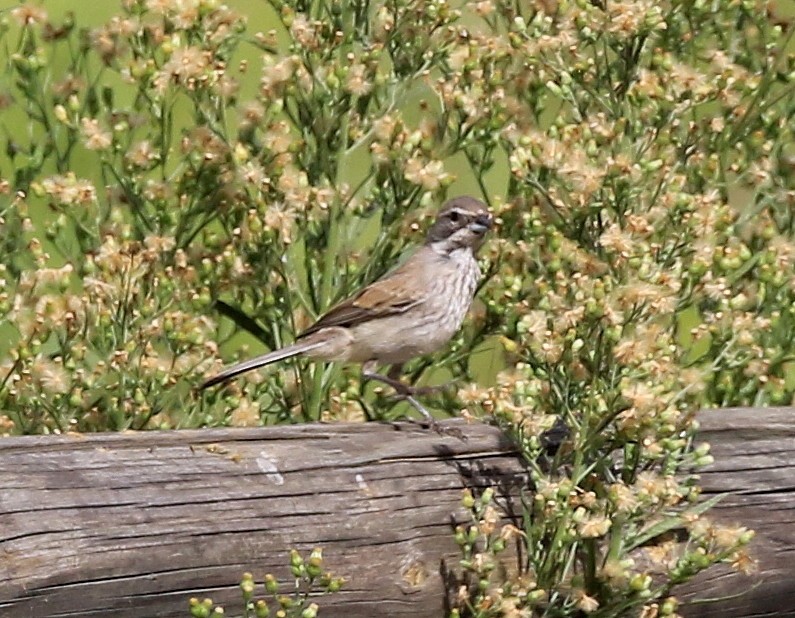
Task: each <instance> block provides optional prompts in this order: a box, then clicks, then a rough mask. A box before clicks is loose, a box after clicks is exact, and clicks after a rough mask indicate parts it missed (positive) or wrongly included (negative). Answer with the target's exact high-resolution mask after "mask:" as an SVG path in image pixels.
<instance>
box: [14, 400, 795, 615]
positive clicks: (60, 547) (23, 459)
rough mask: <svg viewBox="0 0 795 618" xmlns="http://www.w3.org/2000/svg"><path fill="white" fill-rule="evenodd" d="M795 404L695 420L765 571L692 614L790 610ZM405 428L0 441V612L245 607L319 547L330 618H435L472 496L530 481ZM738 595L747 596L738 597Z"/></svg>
mask: <svg viewBox="0 0 795 618" xmlns="http://www.w3.org/2000/svg"><path fill="white" fill-rule="evenodd" d="M793 415H795V409H766V410H763V409H758V410H740V409H738V410H721V411H712V412H706V413H704V414H703V415H702V417H703V418H702V427H703V429H702V435H701V437H702V438H703V439H705V440H707V441H710V442H712V444H713V453H714V455H715V458H716V462H715V464H714V465H713V466H711V468H710V469H709V470H707V471H706V472H705V473H704V474H703V486H704V489H705V494H706V496H707V497H709V495H710V494H714V493H722V492H726V491H729V492H734V493H733V495H732V496H730V497H729V498H727V499H725V500H724V501H723V502H721V503H720V504H719V506H718V507H717V509H716V511H715V512H716V518H718V519H720V520H722V521H726V522H738V523H742V524H743V525H746V526H748V527H751V528H754V529H755V530H756V531H757V540H756V541H755V544H754V547H755V556H756V557H757V558H758V559H759V561H760V572H759V573H758V574H757V575H755V576H751V577H745V576H738V575H734V574H729V573H728V572H726V571H719V570H716V571H714V572H713V573H710V574H708V575H707V577H704V578H702V579H701V580H700V581H699V582H697V583H695V584H694V585H691V586H690V587H689V590H685V591H682V596H685V597H688V598H689V597H691V596H692V595H696V596H697V597H699V598H704V597H718V596H726V595H733V596H731V598H727V599H725V600H723V601H722V602H720V603H718V604H715V605H702V604H698V605H692V606H688V607H686V608H685V610H684V613H685V615H687V616H761V615H775V616H790V615H792V616H795V583H793V578H792V574H793V572H795V562H794V561H793V560H792V558H791V554H792V552H793V551H794V550H795V525H793V523H792V520H793V515H792V514H793V513H795V496H794V495H793V491H795V470H793V466H795V424H793V422H792V420H793V419H795V416H793ZM457 426H458V427H459V428H461V429H462V430H463V431H464V433H465V434H466V436H467V437H468V440H467V441H466V442H462V441H460V440H457V439H456V438H453V437H440V436H439V435H437V434H435V433H433V432H430V431H427V430H425V429H423V428H421V427H418V426H416V425H412V424H399V425H384V424H372V423H370V424H361V425H303V426H292V427H275V428H263V429H245V430H231V429H230V430H224V429H218V430H200V431H179V432H148V433H129V434H101V435H100V434H95V435H84V436H61V437H56V436H47V437H44V436H41V437H23V438H7V439H4V440H0V616H13V617H17V616H19V617H27V616H48V617H49V616H66V615H68V616H91V617H97V616H118V617H133V616H135V617H136V618H140V617H141V616H185V615H187V600H188V599H189V598H190V597H192V596H196V597H205V596H209V597H211V598H213V600H214V601H216V602H217V603H227V604H228V605H229V609H230V610H232V609H233V608H235V607H240V596H239V592H238V588H237V584H238V581H239V577H240V574H241V573H242V572H243V571H252V572H253V573H255V574H256V576H257V578H258V579H259V580H260V581H261V579H262V576H263V575H264V574H265V573H266V572H273V573H275V574H277V575H279V574H281V575H284V574H285V572H286V564H287V560H288V558H287V556H288V551H289V549H290V548H293V547H297V548H298V549H300V550H308V549H310V548H312V547H314V546H321V547H322V548H323V550H324V556H325V558H326V566H328V567H329V568H331V569H332V570H334V571H335V572H336V573H337V574H340V575H344V576H345V577H346V578H347V579H348V581H349V583H348V584H347V585H346V586H345V587H344V588H343V590H342V592H340V593H338V594H335V595H331V596H327V597H324V598H323V599H322V600H321V605H322V615H324V616H327V617H333V616H343V615H344V616H346V618H355V617H362V618H365V617H366V618H370V617H371V616H376V615H377V616H394V617H398V618H399V617H402V616H406V617H408V616H411V617H423V616H427V617H429V618H438V617H440V616H443V615H445V614H444V603H445V593H444V590H445V585H444V581H443V574H442V570H443V567H442V565H443V563H444V561H447V563H448V564H451V565H453V566H454V565H455V564H456V560H457V558H458V553H457V548H456V546H455V543H454V541H453V536H452V527H451V526H452V525H453V523H454V522H455V521H461V520H462V518H463V517H464V513H463V512H462V511H461V509H460V507H459V503H460V499H461V490H462V489H463V488H464V487H486V486H493V485H496V486H498V487H499V488H500V491H501V492H502V494H503V496H504V499H505V504H507V505H508V506H510V505H511V504H513V505H514V506H517V507H518V503H517V502H515V501H514V502H511V496H514V497H515V496H517V495H518V493H519V490H520V488H521V487H522V486H524V485H525V484H526V475H525V471H524V469H523V467H522V465H521V463H520V461H519V460H518V458H517V457H516V453H515V451H514V448H513V447H512V445H511V444H510V443H509V442H508V441H507V440H505V439H504V438H503V437H502V436H501V435H500V433H499V432H498V431H497V430H496V429H495V428H492V427H487V426H485V425H477V424H475V425H465V424H463V423H460V422H458V423H457ZM739 592H745V594H742V595H739V596H738V595H737V593H739Z"/></svg>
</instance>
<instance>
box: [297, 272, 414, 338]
mask: <svg viewBox="0 0 795 618" xmlns="http://www.w3.org/2000/svg"><path fill="white" fill-rule="evenodd" d="M412 283H414V285H412ZM423 291H424V290H422V289H421V288H420V287H419V286H417V285H416V282H415V281H414V278H413V277H411V276H410V274H409V273H407V272H406V271H405V270H404V268H399V269H398V270H396V271H395V272H393V273H392V274H391V275H388V276H386V277H384V278H383V279H379V280H377V281H375V282H374V283H371V284H370V285H368V286H367V287H365V288H364V289H363V290H362V291H361V292H359V293H358V294H357V295H356V296H353V297H351V298H349V299H347V300H344V301H342V302H341V303H340V304H338V305H336V306H335V307H332V308H331V309H329V310H328V311H327V312H326V313H325V314H324V315H322V316H321V317H320V318H319V319H318V321H317V322H315V323H314V324H313V325H312V326H310V327H309V328H307V329H306V330H305V331H304V332H303V333H301V334H300V335H299V337H305V336H307V335H310V334H312V333H314V332H317V331H319V330H320V329H321V328H328V327H330V326H343V327H344V326H352V325H353V324H360V323H362V322H367V321H368V320H372V319H375V318H381V317H386V316H389V315H395V314H399V313H403V312H404V311H407V310H408V309H410V308H411V307H414V306H415V305H417V304H418V303H421V302H422V301H423V300H424V299H425V294H423V293H422V292H423Z"/></svg>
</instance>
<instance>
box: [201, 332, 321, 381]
mask: <svg viewBox="0 0 795 618" xmlns="http://www.w3.org/2000/svg"><path fill="white" fill-rule="evenodd" d="M324 343H325V342H324V341H317V340H316V341H299V342H297V343H294V344H292V345H288V346H287V347H284V348H281V349H279V350H274V351H273V352H268V353H267V354H263V355H262V356H256V357H254V358H250V359H248V360H245V361H243V362H242V363H237V364H235V365H230V366H229V367H227V368H226V369H224V370H223V371H221V373H219V374H216V375H214V376H213V377H212V378H209V379H208V380H205V381H204V382H203V383H202V385H201V386H200V387H199V389H205V388H209V387H210V386H215V385H216V384H220V383H221V382H226V381H227V380H231V379H232V378H234V377H237V376H239V375H240V374H241V373H246V372H247V371H251V370H252V369H257V368H258V367H264V366H265V365H270V364H271V363H275V362H277V361H280V360H284V359H285V358H292V357H293V356H298V355H299V354H303V353H305V352H309V351H310V350H314V349H315V348H319V347H320V346H322V345H323V344H324Z"/></svg>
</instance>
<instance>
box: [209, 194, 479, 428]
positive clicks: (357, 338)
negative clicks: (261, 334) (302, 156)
mask: <svg viewBox="0 0 795 618" xmlns="http://www.w3.org/2000/svg"><path fill="white" fill-rule="evenodd" d="M491 225H492V217H491V214H490V213H489V211H488V209H487V207H486V205H485V204H484V203H483V202H481V201H480V200H477V199H475V198H472V197H457V198H454V199H452V200H450V201H448V202H447V203H446V204H445V205H444V206H443V207H442V209H441V211H440V212H439V214H438V216H437V218H436V221H435V222H434V224H433V225H432V226H431V228H430V230H429V231H428V236H427V238H426V240H425V244H424V245H423V246H422V247H421V248H420V249H418V250H417V251H416V252H415V253H414V254H413V255H412V256H411V257H410V258H409V259H408V260H407V261H406V262H405V263H404V264H402V265H401V266H400V267H398V268H397V269H395V270H394V271H392V272H391V273H388V274H386V275H385V276H384V277H382V278H381V279H378V280H377V281H375V282H374V283H371V284H370V285H368V286H366V287H364V288H363V289H362V290H361V291H359V292H358V293H357V294H355V295H354V296H352V297H350V298H348V299H347V300H344V301H342V302H341V303H339V304H338V305H336V306H335V307H333V308H332V309H330V310H329V311H328V312H327V313H326V314H325V315H323V316H322V317H321V318H320V319H319V320H318V321H317V322H315V323H314V324H313V325H312V326H310V327H309V328H308V329H307V330H305V331H304V332H303V333H301V334H300V335H299V336H298V339H297V341H296V342H295V343H293V344H292V345H288V346H286V347H284V348H281V349H279V350H274V351H273V352H268V353H267V354H263V355H262V356H257V357H256V358H252V359H250V360H247V361H243V362H241V363H237V364H235V365H232V366H230V367H228V368H226V369H224V370H223V371H221V373H219V374H218V375H215V376H213V377H212V378H210V379H208V380H207V381H206V382H204V384H202V386H201V388H207V387H209V386H213V385H215V384H219V383H221V382H225V381H227V380H230V379H232V378H234V377H235V376H238V375H240V374H241V373H244V372H246V371H250V370H252V369H256V368H257V367H262V366H264V365H269V364H270V363H275V362H276V361H280V360H284V359H285V358H291V357H293V356H298V355H301V356H305V357H307V358H311V359H314V360H321V361H342V362H355V363H363V364H364V366H363V368H362V376H363V377H364V378H365V379H370V380H377V381H380V382H383V383H385V384H388V385H389V386H391V387H392V388H394V389H395V391H396V392H397V393H398V395H399V396H401V397H402V398H404V399H405V400H406V401H408V402H409V403H410V404H411V405H412V406H413V407H414V408H415V409H416V410H417V411H419V412H420V413H422V415H423V416H425V418H426V419H427V420H428V421H429V422H430V423H431V425H432V426H433V427H434V428H435V429H437V430H438V426H437V425H436V422H435V420H434V419H433V417H432V416H431V414H430V413H429V412H428V411H427V410H426V409H425V407H424V406H422V405H421V404H420V403H419V402H418V401H417V400H416V399H415V397H414V395H415V394H416V393H417V392H418V391H419V390H420V389H416V388H414V387H412V386H409V385H407V384H405V383H403V382H401V381H400V379H399V376H400V371H401V366H402V364H403V363H405V362H406V361H408V360H410V359H412V358H415V357H417V356H422V355H425V354H430V353H431V352H435V351H436V350H438V349H439V348H441V347H442V346H443V345H445V344H446V343H447V342H448V341H449V340H450V339H451V338H452V336H453V335H454V334H455V333H456V332H457V331H458V329H459V328H460V327H461V323H462V322H463V321H464V317H465V316H466V313H467V311H468V310H469V306H470V304H471V303H472V298H473V297H474V294H475V288H476V287H477V284H478V281H479V280H480V268H479V267H478V263H477V260H476V259H475V252H476V251H477V249H478V248H479V247H480V245H481V244H483V239H484V236H485V234H486V232H487V231H488V230H489V228H490V227H491ZM379 365H392V367H391V369H390V371H389V372H388V374H387V375H382V374H379V373H376V368H377V367H378V366H379Z"/></svg>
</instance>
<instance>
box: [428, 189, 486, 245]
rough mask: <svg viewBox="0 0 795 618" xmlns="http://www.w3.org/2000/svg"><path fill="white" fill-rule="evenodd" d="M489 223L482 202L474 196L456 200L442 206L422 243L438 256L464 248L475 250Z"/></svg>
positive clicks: (480, 243)
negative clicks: (438, 254)
mask: <svg viewBox="0 0 795 618" xmlns="http://www.w3.org/2000/svg"><path fill="white" fill-rule="evenodd" d="M492 222H493V220H492V216H491V213H490V212H489V209H488V208H487V206H486V205H485V204H484V203H483V202H481V201H480V200H478V199H475V198H474V197H468V196H461V197H456V198H453V199H452V200H449V201H448V202H447V203H446V204H445V205H444V206H442V209H441V210H440V211H439V214H438V215H437V216H436V221H434V223H433V225H432V226H431V229H430V230H428V237H427V239H426V241H425V242H426V244H428V245H430V246H431V247H433V249H434V250H435V251H436V252H437V253H442V254H450V253H452V252H453V251H455V250H456V249H461V248H465V247H468V248H470V249H472V250H473V251H476V250H477V249H478V248H479V247H480V245H482V244H483V239H484V237H485V235H486V232H487V231H488V230H489V229H490V228H491V225H492Z"/></svg>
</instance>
